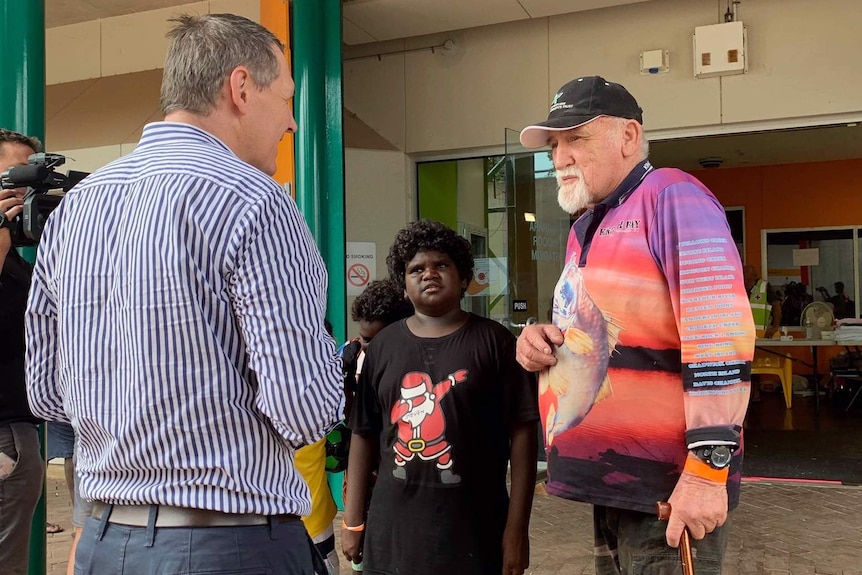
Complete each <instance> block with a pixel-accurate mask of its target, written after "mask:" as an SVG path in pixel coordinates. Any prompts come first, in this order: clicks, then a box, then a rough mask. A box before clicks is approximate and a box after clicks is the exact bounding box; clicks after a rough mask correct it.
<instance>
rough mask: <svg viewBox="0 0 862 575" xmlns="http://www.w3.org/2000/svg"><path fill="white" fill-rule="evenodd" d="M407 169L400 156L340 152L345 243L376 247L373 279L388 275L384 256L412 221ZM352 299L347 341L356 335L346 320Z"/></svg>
mask: <svg viewBox="0 0 862 575" xmlns="http://www.w3.org/2000/svg"><path fill="white" fill-rule="evenodd" d="M410 166H412V163H411V162H410V160H409V159H408V158H407V157H406V156H405V155H404V154H403V153H401V152H384V151H376V150H356V149H353V148H348V149H346V150H344V175H345V210H346V220H347V229H346V235H347V241H349V242H374V243H375V244H377V251H376V255H377V279H383V278H385V277H387V275H388V272H387V271H386V254H388V253H389V246H390V245H391V244H392V240H393V239H394V238H395V234H396V232H398V230H400V229H401V228H402V227H404V225H405V224H407V222H408V221H409V220H412V219H413V212H412V202H411V200H410V198H409V196H410V195H411V192H410V191H409V190H410V188H409V184H408V183H407V179H408V176H407V170H408V169H409V167H410ZM354 299H355V298H353V297H350V298H348V300H347V310H348V311H347V334H348V337H356V336H358V335H359V332H358V328H357V325H356V324H355V323H353V322H352V321H351V320H350V307H351V306H352V305H353V300H354Z"/></svg>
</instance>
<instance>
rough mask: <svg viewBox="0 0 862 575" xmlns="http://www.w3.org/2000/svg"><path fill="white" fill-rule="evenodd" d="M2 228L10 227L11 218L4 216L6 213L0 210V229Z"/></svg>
mask: <svg viewBox="0 0 862 575" xmlns="http://www.w3.org/2000/svg"><path fill="white" fill-rule="evenodd" d="M3 228H10V229H11V228H12V220H10V219H9V218H7V217H6V213H5V212H2V211H0V230H2V229H3Z"/></svg>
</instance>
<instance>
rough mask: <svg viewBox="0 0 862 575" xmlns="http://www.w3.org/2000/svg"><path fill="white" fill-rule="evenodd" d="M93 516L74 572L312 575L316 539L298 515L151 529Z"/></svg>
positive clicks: (80, 574) (78, 574) (104, 574)
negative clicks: (264, 520)
mask: <svg viewBox="0 0 862 575" xmlns="http://www.w3.org/2000/svg"><path fill="white" fill-rule="evenodd" d="M99 535H100V522H99V520H98V519H95V518H92V517H91V518H89V519H88V520H87V523H86V525H85V526H84V531H83V534H82V535H81V541H80V542H79V543H78V551H77V553H76V554H75V575H123V574H126V575H156V574H159V575H204V574H206V575H282V574H284V575H311V574H312V573H313V568H312V556H311V549H312V546H311V542H310V540H309V538H308V534H307V533H306V531H305V527H304V526H303V524H302V522H301V521H299V520H298V519H296V520H293V521H287V522H284V523H276V522H272V523H271V524H270V525H253V526H249V527H156V528H154V531H153V533H152V535H153V540H152V546H148V544H149V543H150V540H149V539H150V534H149V533H148V528H147V527H129V526H127V525H120V524H117V523H107V524H106V525H105V526H104V533H103V534H102V536H101V538H100V537H99Z"/></svg>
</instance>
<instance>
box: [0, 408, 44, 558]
mask: <svg viewBox="0 0 862 575" xmlns="http://www.w3.org/2000/svg"><path fill="white" fill-rule="evenodd" d="M44 478H45V463H44V462H43V461H42V454H41V452H40V450H39V428H38V427H36V426H35V425H33V424H32V423H11V424H8V425H0V573H3V575H25V573H27V563H28V561H29V556H30V525H31V523H32V522H33V511H34V510H35V509H36V503H37V502H38V501H39V496H40V495H42V485H43V481H44ZM40 529H42V530H43V531H44V530H45V526H44V525H42V526H40Z"/></svg>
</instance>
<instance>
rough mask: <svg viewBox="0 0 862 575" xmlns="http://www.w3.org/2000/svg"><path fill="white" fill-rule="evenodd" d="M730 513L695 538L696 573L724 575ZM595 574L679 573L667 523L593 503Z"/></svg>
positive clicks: (652, 517)
mask: <svg viewBox="0 0 862 575" xmlns="http://www.w3.org/2000/svg"><path fill="white" fill-rule="evenodd" d="M730 523H731V521H730V516H728V518H727V521H726V522H725V523H724V525H722V526H721V527H718V528H716V529H715V530H714V531H713V532H712V533H709V534H707V535H706V537H704V538H703V539H701V540H700V541H696V540H694V539H692V542H691V547H692V554H693V555H694V572H695V573H697V575H721V562H722V559H723V557H724V550H725V548H726V547H727V532H728V531H729V530H730ZM593 524H594V528H595V538H596V547H595V557H596V575H679V574H681V573H682V568H681V566H680V561H679V551H678V550H676V549H674V548H672V547H669V546H668V544H667V541H665V529H666V528H667V522H665V521H659V520H658V519H657V518H656V516H655V515H654V514H649V513H640V512H638V511H625V510H622V509H614V508H611V507H603V506H600V505H595V506H593Z"/></svg>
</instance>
